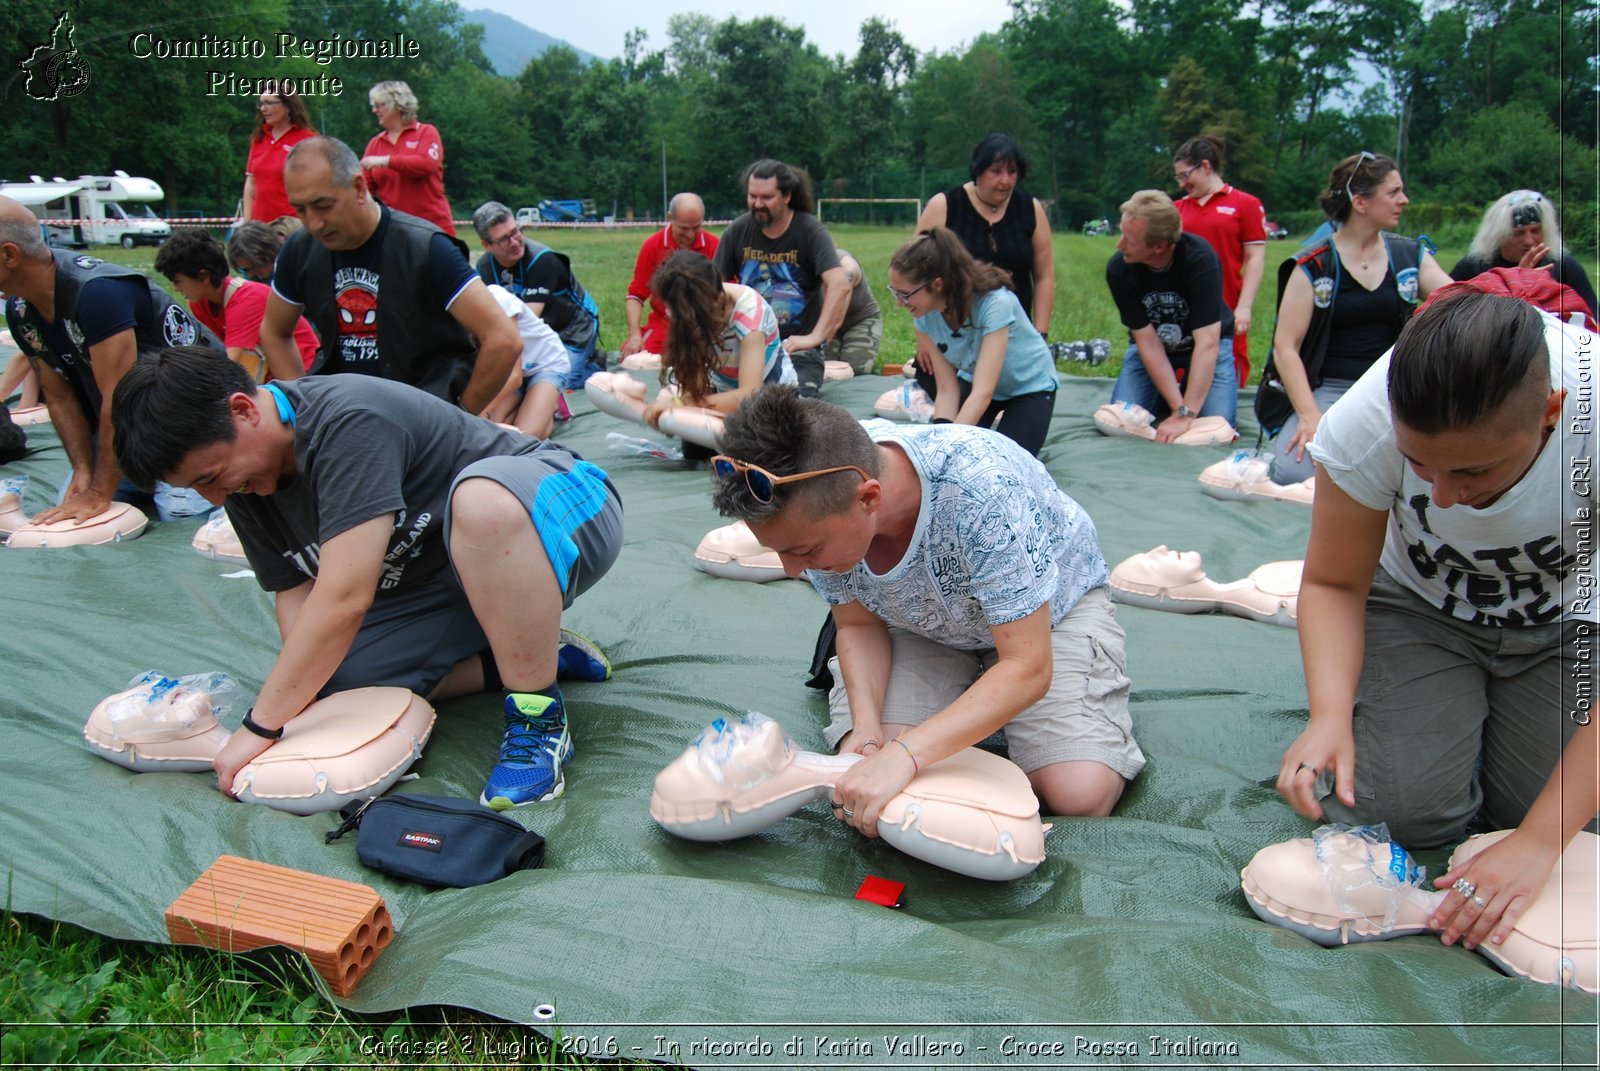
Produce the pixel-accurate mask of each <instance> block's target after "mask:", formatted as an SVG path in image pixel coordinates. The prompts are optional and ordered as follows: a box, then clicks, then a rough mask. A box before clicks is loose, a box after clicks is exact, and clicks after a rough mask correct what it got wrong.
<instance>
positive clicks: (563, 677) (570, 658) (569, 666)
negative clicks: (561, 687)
mask: <svg viewBox="0 0 1600 1071" xmlns="http://www.w3.org/2000/svg"><path fill="white" fill-rule="evenodd" d="M610 679H611V660H610V659H609V658H607V657H606V655H605V652H604V651H602V650H600V648H599V647H596V646H595V644H594V641H592V640H590V639H589V638H588V637H586V636H580V635H578V634H577V633H576V632H573V631H572V630H571V629H565V628H564V629H562V630H561V647H560V649H559V650H558V651H557V652H556V680H558V681H608V680H610Z"/></svg>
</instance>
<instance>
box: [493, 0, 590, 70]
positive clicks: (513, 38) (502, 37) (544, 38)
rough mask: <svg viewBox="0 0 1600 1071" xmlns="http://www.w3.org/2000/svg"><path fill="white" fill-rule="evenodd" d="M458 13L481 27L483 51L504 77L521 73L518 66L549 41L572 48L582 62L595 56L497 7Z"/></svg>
mask: <svg viewBox="0 0 1600 1071" xmlns="http://www.w3.org/2000/svg"><path fill="white" fill-rule="evenodd" d="M462 14H463V16H464V17H465V18H466V21H468V22H472V23H476V24H478V25H479V26H482V27H483V54H484V55H486V56H488V57H489V62H490V63H491V64H493V65H494V69H495V73H496V74H500V75H504V76H505V77H507V78H515V77H516V76H517V75H519V74H521V73H522V68H524V67H526V66H527V65H528V61H529V60H531V59H533V58H534V57H535V56H540V55H543V54H544V50H545V49H547V48H550V47H551V46H553V45H566V46H567V47H568V48H570V49H572V51H574V52H576V53H577V54H578V58H579V59H580V60H582V61H583V62H584V63H588V62H590V61H591V60H594V59H596V58H598V57H596V56H593V55H591V54H590V53H588V52H585V51H584V50H583V49H581V48H578V47H576V46H575V45H572V44H568V43H567V42H566V41H563V40H561V38H559V37H551V36H550V35H549V34H545V33H540V32H539V31H538V30H535V29H533V28H531V27H529V26H525V25H523V24H522V23H520V22H518V21H517V20H516V19H514V18H512V17H511V16H510V15H502V14H500V12H498V11H490V10H489V9H488V8H478V9H476V10H473V11H464V12H462Z"/></svg>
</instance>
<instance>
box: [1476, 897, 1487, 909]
mask: <svg viewBox="0 0 1600 1071" xmlns="http://www.w3.org/2000/svg"><path fill="white" fill-rule="evenodd" d="M1472 902H1473V903H1475V904H1477V905H1478V908H1479V909H1480V910H1481V909H1483V908H1486V907H1488V906H1489V901H1487V900H1485V899H1484V898H1483V897H1481V896H1474V897H1473V898H1472Z"/></svg>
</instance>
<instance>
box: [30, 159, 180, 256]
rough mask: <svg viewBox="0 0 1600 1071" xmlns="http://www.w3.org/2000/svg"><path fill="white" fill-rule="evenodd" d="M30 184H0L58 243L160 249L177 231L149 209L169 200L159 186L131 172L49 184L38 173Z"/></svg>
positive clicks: (49, 236)
mask: <svg viewBox="0 0 1600 1071" xmlns="http://www.w3.org/2000/svg"><path fill="white" fill-rule="evenodd" d="M28 179H29V181H27V182H0V194H4V195H5V196H7V197H9V198H11V199H12V200H13V201H17V202H19V203H21V204H24V205H27V206H28V208H29V210H30V211H32V212H33V214H34V215H36V216H38V217H39V219H40V221H41V222H42V223H44V225H45V228H46V235H47V237H48V240H49V241H50V242H51V244H53V245H70V246H73V247H75V248H76V247H81V246H85V245H89V244H91V243H96V244H104V245H121V246H122V247H123V248H124V249H132V248H133V247H134V246H136V245H160V244H161V243H162V242H164V241H166V240H167V237H168V236H169V235H170V234H171V233H172V228H171V227H170V226H168V224H167V222H166V221H165V220H163V219H160V218H159V217H157V216H156V214H155V213H154V212H152V211H151V210H150V202H151V201H159V200H161V199H162V198H163V197H165V196H166V194H164V193H163V192H162V190H161V187H160V185H158V184H157V183H155V182H152V181H151V180H150V179H147V178H134V177H133V176H131V175H129V174H128V173H127V172H126V171H117V172H115V173H114V174H111V175H79V176H78V177H77V178H75V179H64V178H60V177H59V176H58V177H56V178H53V179H51V180H50V181H48V182H46V181H45V180H44V179H42V178H40V177H39V176H38V175H30V176H28Z"/></svg>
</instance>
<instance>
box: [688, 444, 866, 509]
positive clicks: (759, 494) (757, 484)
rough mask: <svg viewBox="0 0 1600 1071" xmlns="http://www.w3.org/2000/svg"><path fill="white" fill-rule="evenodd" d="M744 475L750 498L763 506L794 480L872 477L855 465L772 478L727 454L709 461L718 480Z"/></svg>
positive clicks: (748, 463)
mask: <svg viewBox="0 0 1600 1071" xmlns="http://www.w3.org/2000/svg"><path fill="white" fill-rule="evenodd" d="M741 472H742V473H744V485H745V486H746V487H747V488H749V489H750V497H752V498H754V499H755V500H756V501H757V502H759V503H761V504H762V505H763V506H768V505H771V504H772V497H773V494H774V493H775V492H776V490H777V489H778V487H779V486H781V485H782V484H786V483H794V482H795V481H796V480H809V479H812V478H813V477H816V476H828V475H830V474H832V473H835V472H854V473H856V474H857V475H859V476H860V477H861V478H862V479H863V480H870V479H872V477H871V476H870V475H869V474H868V473H867V471H866V470H865V469H863V468H859V467H857V466H855V465H835V466H834V467H833V468H831V469H816V470H815V471H812V472H796V473H794V474H793V475H790V476H774V475H773V474H772V473H770V472H768V471H767V470H766V469H764V468H762V467H761V466H760V465H752V464H750V462H748V461H740V460H738V459H737V458H732V457H729V456H728V455H727V454H718V455H716V456H715V457H713V458H712V459H711V474H712V475H713V476H715V477H716V478H717V479H719V480H731V479H733V477H734V475H735V474H737V473H741Z"/></svg>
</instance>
